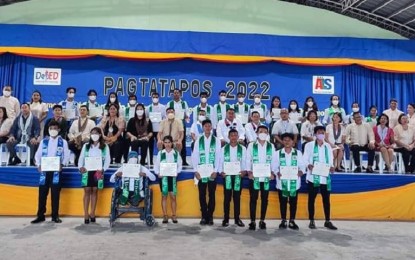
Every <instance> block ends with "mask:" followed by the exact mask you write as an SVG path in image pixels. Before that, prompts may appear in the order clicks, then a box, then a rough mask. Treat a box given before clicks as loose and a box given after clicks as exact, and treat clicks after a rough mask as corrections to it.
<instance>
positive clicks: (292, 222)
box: [288, 220, 300, 230]
mask: <svg viewBox="0 0 415 260" xmlns="http://www.w3.org/2000/svg"><path fill="white" fill-rule="evenodd" d="M288 227H289V228H290V229H293V230H299V229H300V228H299V227H298V225H297V224H295V222H294V220H290V223H289V224H288Z"/></svg>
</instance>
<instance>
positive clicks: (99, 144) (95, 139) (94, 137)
mask: <svg viewBox="0 0 415 260" xmlns="http://www.w3.org/2000/svg"><path fill="white" fill-rule="evenodd" d="M90 134H91V138H90V139H89V142H88V143H86V144H84V146H83V147H82V151H81V155H80V157H79V162H78V168H79V172H80V173H81V174H82V186H83V187H84V223H85V224H89V221H91V222H95V208H96V206H97V199H98V180H99V179H101V178H103V177H104V172H105V171H106V170H107V169H108V167H109V165H110V161H111V157H110V153H109V151H110V150H109V147H108V145H106V144H105V141H104V138H103V135H102V131H101V128H99V127H94V128H92V130H91V133H90ZM86 157H102V169H101V170H98V171H88V169H87V168H85V158H86ZM84 174H85V175H84ZM89 205H91V211H90V212H89Z"/></svg>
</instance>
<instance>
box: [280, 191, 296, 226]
mask: <svg viewBox="0 0 415 260" xmlns="http://www.w3.org/2000/svg"><path fill="white" fill-rule="evenodd" d="M278 198H279V200H280V213H281V219H283V220H287V203H288V202H289V203H290V220H294V219H295V215H296V214H297V200H298V192H297V191H296V192H295V197H284V196H282V191H281V190H278Z"/></svg>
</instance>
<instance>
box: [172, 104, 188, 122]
mask: <svg viewBox="0 0 415 260" xmlns="http://www.w3.org/2000/svg"><path fill="white" fill-rule="evenodd" d="M180 103H181V105H182V110H183V112H184V117H186V102H185V101H183V100H180ZM168 106H169V108H173V109H174V100H172V101H170V102H169V103H168ZM183 119H184V118H182V119H181V120H183Z"/></svg>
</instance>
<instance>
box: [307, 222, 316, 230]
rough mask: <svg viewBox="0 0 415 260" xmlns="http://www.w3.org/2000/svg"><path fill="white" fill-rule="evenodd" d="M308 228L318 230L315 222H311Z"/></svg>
mask: <svg viewBox="0 0 415 260" xmlns="http://www.w3.org/2000/svg"><path fill="white" fill-rule="evenodd" d="M308 227H309V228H310V229H316V223H314V220H310V224H308Z"/></svg>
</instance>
